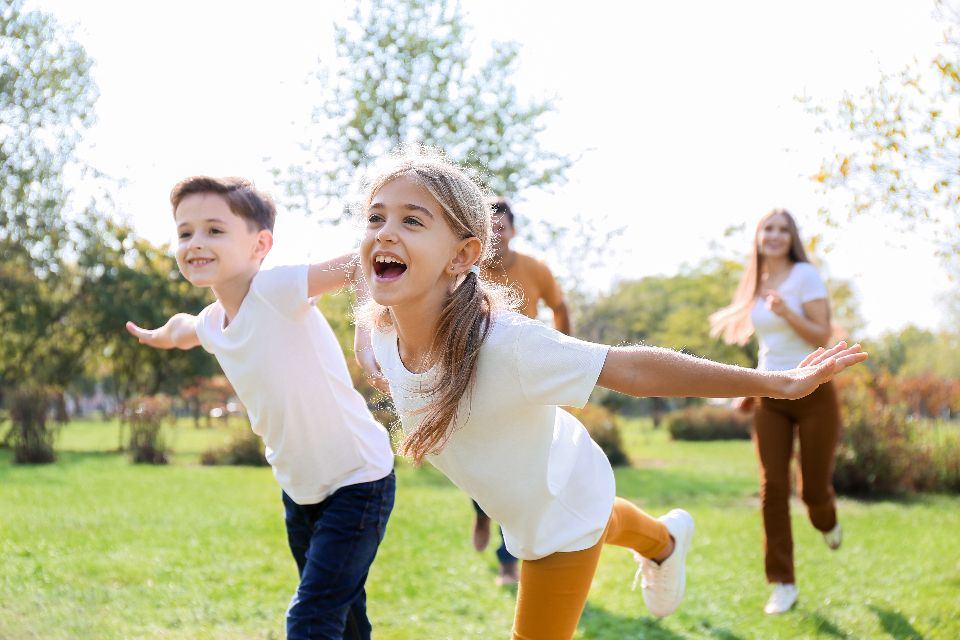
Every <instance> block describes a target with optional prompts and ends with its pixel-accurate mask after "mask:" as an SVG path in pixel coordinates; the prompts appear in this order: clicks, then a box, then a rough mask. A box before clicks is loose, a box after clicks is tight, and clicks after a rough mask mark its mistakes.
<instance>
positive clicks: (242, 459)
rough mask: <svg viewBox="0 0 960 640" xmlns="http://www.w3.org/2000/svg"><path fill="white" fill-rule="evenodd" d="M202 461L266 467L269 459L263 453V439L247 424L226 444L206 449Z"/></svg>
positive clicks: (211, 463) (202, 462) (203, 462)
mask: <svg viewBox="0 0 960 640" xmlns="http://www.w3.org/2000/svg"><path fill="white" fill-rule="evenodd" d="M200 463H201V464H206V465H218V464H229V465H245V466H250V467H265V466H267V459H266V457H264V453H263V440H261V439H260V436H258V435H257V434H255V433H254V432H253V431H252V430H251V429H250V428H249V426H247V428H245V429H240V430H238V431H237V433H236V434H235V435H234V436H233V438H231V439H230V442H228V443H227V444H225V445H224V446H222V447H218V448H215V449H208V450H207V451H205V452H204V453H203V455H202V456H201V457H200Z"/></svg>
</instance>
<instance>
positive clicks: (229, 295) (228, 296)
mask: <svg viewBox="0 0 960 640" xmlns="http://www.w3.org/2000/svg"><path fill="white" fill-rule="evenodd" d="M258 272H259V269H257V270H256V271H254V272H253V273H250V274H248V275H245V276H242V277H237V278H234V279H233V280H230V281H227V282H221V283H220V284H217V285H214V286H212V287H210V288H211V289H212V290H213V295H215V296H216V297H217V300H218V301H219V302H220V306H221V307H223V315H224V322H223V326H224V327H226V326H227V325H229V324H230V322H231V321H232V320H233V319H234V318H235V317H236V316H237V312H239V311H240V305H242V304H243V299H244V298H246V297H247V293H248V292H249V291H250V284H251V283H252V282H253V278H254V276H256V275H257V273H258Z"/></svg>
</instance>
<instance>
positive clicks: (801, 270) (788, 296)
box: [750, 262, 828, 371]
mask: <svg viewBox="0 0 960 640" xmlns="http://www.w3.org/2000/svg"><path fill="white" fill-rule="evenodd" d="M777 291H778V292H779V293H780V296H781V297H782V298H783V302H784V304H786V305H787V307H788V308H789V309H791V310H792V311H793V312H794V313H796V314H798V315H801V316H802V315H803V305H804V303H807V302H810V301H812V300H821V299H825V298H827V295H828V294H827V286H826V285H825V284H824V283H823V279H822V278H821V277H820V274H819V273H817V270H816V268H815V267H814V266H813V265H812V264H810V263H809V262H797V263H794V265H793V267H792V269H791V270H790V274H789V275H788V276H787V279H786V280H784V281H783V284H781V285H780V287H779V288H778V289H777ZM750 320H751V321H752V322H753V328H754V330H755V331H756V333H757V339H758V340H759V342H760V358H759V364H758V365H757V368H758V369H761V370H764V371H783V370H785V369H793V368H794V367H796V366H797V365H798V364H800V362H801V361H802V360H803V359H804V358H805V357H807V355H808V354H809V353H810V352H811V351H813V349H814V347H813V346H811V345H810V344H809V343H808V342H806V341H805V340H804V339H803V338H801V337H800V335H799V334H798V333H797V332H796V331H794V330H793V328H792V327H791V326H790V325H789V324H788V323H787V321H786V320H784V319H783V318H781V317H780V316H778V315H777V314H775V313H774V312H773V311H771V310H770V309H768V308H767V304H766V301H765V300H764V299H763V298H762V297H760V296H758V297H757V300H756V302H755V303H754V305H753V309H751V310H750Z"/></svg>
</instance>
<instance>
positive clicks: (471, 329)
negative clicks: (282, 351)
mask: <svg viewBox="0 0 960 640" xmlns="http://www.w3.org/2000/svg"><path fill="white" fill-rule="evenodd" d="M401 177H402V178H407V179H409V180H412V181H414V182H415V183H416V184H418V185H420V186H421V187H423V188H424V189H426V190H427V191H429V192H430V195H432V196H433V198H434V199H435V200H436V201H437V203H439V204H440V207H441V209H442V210H443V214H444V219H445V221H446V223H447V224H448V225H449V226H450V229H451V230H453V232H454V234H456V235H457V236H458V237H459V238H460V239H466V238H477V239H478V240H480V244H481V254H480V257H479V259H478V260H477V266H479V265H480V264H481V263H483V262H484V260H486V259H487V258H488V257H489V256H490V253H491V242H492V238H493V231H492V226H491V220H490V218H491V206H490V200H489V198H488V195H487V193H486V192H485V189H484V188H483V187H481V186H480V184H478V182H477V181H475V180H474V179H471V177H469V176H468V175H467V174H466V173H465V172H464V170H463V169H461V168H460V167H459V166H458V165H456V164H455V163H453V162H452V161H450V160H448V159H447V158H446V157H445V156H444V155H443V153H442V152H441V151H439V150H437V149H432V148H430V147H425V146H421V145H414V146H406V147H401V148H400V149H398V150H397V151H396V152H395V153H393V154H392V155H391V157H390V159H389V163H388V164H387V166H385V167H383V168H382V169H381V170H380V171H379V172H378V173H377V174H375V175H374V176H373V177H372V178H371V179H369V180H368V182H367V184H366V188H365V189H364V191H365V193H366V195H365V199H364V202H363V207H362V210H363V211H366V210H367V208H368V207H369V205H370V202H371V200H372V199H373V197H374V196H375V195H376V194H377V192H378V191H379V190H380V189H382V188H383V187H384V186H385V185H386V184H387V183H389V182H391V181H393V180H396V179H397V178H401ZM516 305H517V301H516V296H515V295H513V294H512V293H511V292H510V290H508V289H506V288H505V287H501V286H499V285H496V284H494V283H491V282H487V281H485V280H484V279H483V278H481V276H480V275H479V274H478V273H475V272H474V271H468V272H467V273H466V274H465V276H464V278H463V281H462V282H461V283H460V284H459V286H457V287H456V288H455V289H454V290H453V291H452V292H451V293H450V295H449V297H448V298H447V302H446V304H445V305H444V307H443V310H442V311H441V313H440V319H439V322H438V326H437V333H436V335H435V336H434V340H433V345H432V346H431V349H430V355H429V356H428V357H429V361H430V362H431V363H434V368H435V371H434V373H435V374H436V383H435V385H434V386H433V387H432V388H430V389H427V390H425V393H426V394H427V395H428V396H429V398H430V401H429V402H428V404H427V405H426V406H425V407H424V408H423V409H422V410H421V413H422V414H423V415H424V417H423V421H422V422H421V423H420V426H419V427H418V428H417V429H416V430H415V431H414V432H413V433H410V434H409V435H407V436H406V438H404V440H403V442H402V443H401V444H400V450H399V452H400V454H401V455H407V456H410V457H412V458H413V460H414V462H415V463H416V464H420V463H421V462H422V461H423V457H424V456H426V455H431V454H436V453H439V452H440V451H441V450H442V449H443V447H444V445H445V444H446V443H447V441H448V440H449V439H450V436H451V435H452V433H453V429H454V427H455V425H456V423H457V416H458V412H459V406H460V400H461V398H463V396H464V395H465V394H467V393H468V392H469V390H470V387H471V385H472V383H473V379H474V375H475V372H476V368H477V359H478V356H479V355H480V346H481V345H482V344H483V341H484V339H485V338H486V337H487V333H488V332H489V331H490V320H491V316H492V314H493V312H494V311H497V310H502V309H509V308H512V307H516ZM358 319H359V320H360V321H361V322H366V323H367V324H368V325H372V327H373V328H374V329H375V330H377V329H381V330H382V329H384V328H386V327H389V326H391V325H392V324H393V318H392V317H391V314H390V310H389V309H388V308H387V307H384V306H381V305H378V304H376V303H375V302H374V301H373V300H370V301H369V302H368V303H367V304H366V305H365V306H364V308H363V309H361V310H360V311H359V313H358Z"/></svg>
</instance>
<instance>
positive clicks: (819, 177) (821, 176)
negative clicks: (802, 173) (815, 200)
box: [810, 169, 830, 183]
mask: <svg viewBox="0 0 960 640" xmlns="http://www.w3.org/2000/svg"><path fill="white" fill-rule="evenodd" d="M829 177H830V174H829V173H827V171H826V170H824V169H820V171H819V172H817V173H816V174H814V175H812V176H810V178H811V179H812V180H816V181H817V182H820V183H823V182H826V181H827V178H829Z"/></svg>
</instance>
